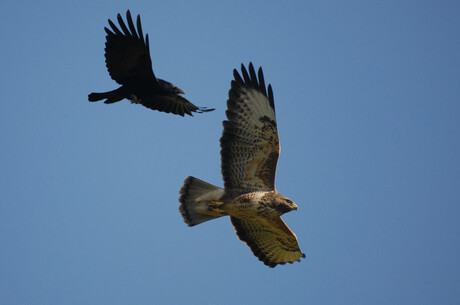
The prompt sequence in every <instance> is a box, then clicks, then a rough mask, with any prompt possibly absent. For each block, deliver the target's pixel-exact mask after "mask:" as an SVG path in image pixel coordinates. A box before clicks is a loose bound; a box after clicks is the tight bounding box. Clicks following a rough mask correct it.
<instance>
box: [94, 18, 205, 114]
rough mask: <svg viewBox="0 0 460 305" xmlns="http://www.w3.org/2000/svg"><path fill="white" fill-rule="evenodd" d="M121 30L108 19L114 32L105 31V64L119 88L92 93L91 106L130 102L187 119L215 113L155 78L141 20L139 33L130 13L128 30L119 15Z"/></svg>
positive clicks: (147, 41) (146, 36) (176, 88)
mask: <svg viewBox="0 0 460 305" xmlns="http://www.w3.org/2000/svg"><path fill="white" fill-rule="evenodd" d="M117 20H118V23H119V25H120V29H121V30H120V29H118V28H117V26H116V25H115V24H114V23H113V22H112V21H111V20H110V19H109V25H110V27H111V29H108V28H106V27H105V28H104V29H105V31H106V33H107V36H106V43H105V62H106V66H107V70H108V71H109V74H110V76H111V78H112V79H113V80H115V81H116V82H117V83H119V84H120V85H121V87H120V88H118V89H115V90H112V91H108V92H103V93H91V94H90V95H89V96H88V100H89V101H90V102H95V101H100V100H104V99H105V101H104V103H106V104H110V103H115V102H118V101H121V100H122V99H125V98H126V99H129V100H131V102H132V103H136V104H142V105H143V106H145V107H147V108H150V109H153V110H158V111H162V112H166V113H173V114H178V115H181V116H184V114H188V115H192V112H197V113H202V112H208V111H212V110H214V109H208V108H206V107H197V106H195V105H194V104H192V103H191V102H189V101H188V100H187V99H185V98H184V97H182V96H181V94H184V93H185V92H184V91H183V90H182V89H180V88H178V87H176V86H174V85H173V84H171V83H170V82H167V81H165V80H162V79H159V78H156V77H155V74H154V73H153V69H152V60H151V58H150V49H149V36H148V34H147V35H145V39H144V34H143V32H142V26H141V18H140V16H139V15H138V16H137V23H136V25H137V29H136V26H135V25H134V23H133V19H132V18H131V13H130V12H129V10H128V11H127V12H126V20H127V23H128V26H126V24H125V22H124V21H123V18H122V17H121V16H120V14H118V15H117Z"/></svg>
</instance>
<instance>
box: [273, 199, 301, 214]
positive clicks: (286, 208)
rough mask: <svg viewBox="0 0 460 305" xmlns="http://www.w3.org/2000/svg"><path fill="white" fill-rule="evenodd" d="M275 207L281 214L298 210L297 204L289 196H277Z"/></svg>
mask: <svg viewBox="0 0 460 305" xmlns="http://www.w3.org/2000/svg"><path fill="white" fill-rule="evenodd" d="M275 209H276V210H277V211H279V212H280V213H281V214H284V213H287V212H290V211H292V210H297V204H296V203H295V202H294V201H292V200H291V199H289V198H287V197H284V196H279V197H278V198H277V202H276V205H275Z"/></svg>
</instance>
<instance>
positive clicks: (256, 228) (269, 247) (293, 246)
mask: <svg viewBox="0 0 460 305" xmlns="http://www.w3.org/2000/svg"><path fill="white" fill-rule="evenodd" d="M230 219H231V221H232V224H233V226H234V227H235V230H236V234H237V235H238V237H239V238H240V239H241V240H242V241H244V242H245V243H246V244H247V245H248V246H249V248H251V251H252V252H253V253H254V255H255V256H257V257H258V258H259V260H261V261H262V262H264V264H265V265H267V266H270V267H275V266H276V265H277V264H285V263H293V262H296V261H300V258H301V257H305V254H303V253H302V252H301V251H300V248H299V244H298V243H297V237H296V236H295V234H294V232H292V231H291V230H290V229H289V227H288V226H287V225H286V224H285V223H284V221H283V220H282V219H281V217H278V218H264V217H258V218H253V219H251V220H248V219H241V218H236V217H230Z"/></svg>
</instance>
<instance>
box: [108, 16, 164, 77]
mask: <svg viewBox="0 0 460 305" xmlns="http://www.w3.org/2000/svg"><path fill="white" fill-rule="evenodd" d="M117 20H118V23H119V24H120V28H121V31H120V30H119V29H118V28H117V26H116V25H115V24H114V23H113V22H112V21H111V20H110V19H109V24H110V27H111V28H112V30H110V29H108V28H104V29H105V31H106V33H107V37H106V40H107V41H106V43H105V63H106V65H107V70H108V71H109V74H110V76H111V77H112V79H113V80H115V81H116V82H117V83H119V84H120V85H126V84H131V83H136V82H141V83H142V82H146V81H147V82H151V81H156V78H155V75H154V74H153V70H152V60H151V59H150V50H149V36H148V35H146V36H145V40H144V34H143V33H142V26H141V17H140V16H139V15H137V30H136V27H135V26H134V23H133V19H132V18H131V13H130V12H129V10H128V11H127V12H126V20H127V22H128V27H127V26H126V24H125V23H124V21H123V18H121V15H120V14H118V15H117Z"/></svg>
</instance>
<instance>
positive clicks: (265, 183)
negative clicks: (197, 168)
mask: <svg viewBox="0 0 460 305" xmlns="http://www.w3.org/2000/svg"><path fill="white" fill-rule="evenodd" d="M241 71H242V75H243V77H241V76H240V75H239V74H238V72H237V71H236V70H233V75H234V77H235V80H233V81H232V83H231V89H230V92H229V99H228V101H227V107H228V110H227V111H226V114H227V119H228V120H227V121H224V122H223V125H224V131H223V134H222V138H221V139H220V144H221V157H222V175H223V179H224V184H225V188H226V189H241V190H245V191H248V190H252V191H253V190H264V191H271V190H274V189H275V172H276V164H277V162H278V157H279V153H280V145H279V139H278V131H277V127H276V116H275V105H274V100H273V92H272V88H271V85H268V92H267V91H266V89H265V82H264V76H263V72H262V68H259V71H258V77H259V79H257V75H256V72H255V70H254V67H253V65H252V63H249V73H248V71H247V70H246V68H245V67H244V66H243V65H241ZM267 93H268V94H267Z"/></svg>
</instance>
